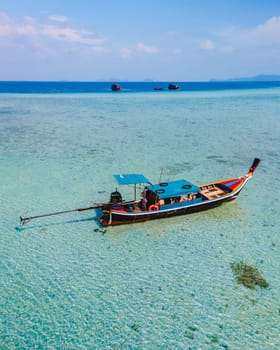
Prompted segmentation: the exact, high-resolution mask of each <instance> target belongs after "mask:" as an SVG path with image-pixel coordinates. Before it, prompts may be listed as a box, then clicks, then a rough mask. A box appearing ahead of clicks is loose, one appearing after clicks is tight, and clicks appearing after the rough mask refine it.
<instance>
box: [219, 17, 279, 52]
mask: <svg viewBox="0 0 280 350" xmlns="http://www.w3.org/2000/svg"><path fill="white" fill-rule="evenodd" d="M220 38H221V39H223V40H224V41H225V43H226V44H225V45H226V46H229V47H235V48H238V47H244V48H247V49H250V48H252V47H260V48H261V47H267V46H275V45H280V17H271V18H269V19H268V20H267V21H265V22H264V23H261V24H259V25H257V26H255V27H253V28H247V29H238V28H230V29H229V30H226V31H224V32H223V33H220Z"/></svg>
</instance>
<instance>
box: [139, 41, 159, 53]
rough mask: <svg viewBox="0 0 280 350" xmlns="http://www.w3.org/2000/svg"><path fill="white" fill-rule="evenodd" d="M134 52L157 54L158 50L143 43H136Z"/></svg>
mask: <svg viewBox="0 0 280 350" xmlns="http://www.w3.org/2000/svg"><path fill="white" fill-rule="evenodd" d="M136 50H137V51H139V52H144V53H157V52H158V49H157V48H156V47H152V46H147V45H145V44H143V43H138V44H137V45H136Z"/></svg>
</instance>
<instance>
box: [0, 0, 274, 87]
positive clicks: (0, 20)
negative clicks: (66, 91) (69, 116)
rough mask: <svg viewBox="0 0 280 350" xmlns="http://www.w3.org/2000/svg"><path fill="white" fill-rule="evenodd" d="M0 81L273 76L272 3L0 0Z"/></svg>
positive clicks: (230, 0)
mask: <svg viewBox="0 0 280 350" xmlns="http://www.w3.org/2000/svg"><path fill="white" fill-rule="evenodd" d="M0 67H1V69H0V80H79V81H94V80H108V81H110V80H115V79H120V80H129V81H141V80H144V79H153V80H158V81H178V82H179V81H203V80H209V79H211V78H216V79H227V78H232V77H244V76H253V75H257V74H280V0H139V1H138V0H98V1H96V0H44V1H43V0H1V2H0Z"/></svg>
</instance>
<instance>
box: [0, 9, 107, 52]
mask: <svg viewBox="0 0 280 350" xmlns="http://www.w3.org/2000/svg"><path fill="white" fill-rule="evenodd" d="M50 19H51V20H52V21H56V22H57V23H55V24H54V23H51V24H50V23H49V22H48V21H46V22H45V23H42V22H38V21H37V20H36V19H34V18H32V17H23V18H21V19H15V18H12V17H9V16H8V15H6V14H5V13H0V37H3V38H4V39H5V42H6V43H7V42H8V40H9V46H13V45H12V44H13V41H16V40H17V39H20V38H22V37H24V38H25V39H26V40H29V41H30V42H31V43H33V46H34V48H37V50H38V48H39V47H40V48H43V46H44V44H45V45H46V46H48V50H45V51H49V49H50V47H51V45H52V43H51V42H49V41H48V42H46V41H45V39H46V38H49V39H51V40H53V44H55V42H56V41H60V42H61V41H63V42H64V43H65V45H67V44H68V45H69V44H71V45H73V44H76V45H79V46H80V47H81V46H84V47H90V48H92V52H101V51H102V49H103V48H102V44H103V43H104V41H105V38H104V37H101V36H97V35H96V34H95V33H94V32H91V31H88V30H85V29H80V28H74V27H72V26H70V25H67V26H65V23H64V22H66V21H68V19H67V17H65V16H50V17H49V20H50ZM39 42H40V44H39ZM0 44H1V43H0ZM22 45H24V43H22Z"/></svg>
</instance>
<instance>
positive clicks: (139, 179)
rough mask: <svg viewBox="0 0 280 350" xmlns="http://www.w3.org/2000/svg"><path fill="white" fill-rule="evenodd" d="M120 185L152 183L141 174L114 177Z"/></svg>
mask: <svg viewBox="0 0 280 350" xmlns="http://www.w3.org/2000/svg"><path fill="white" fill-rule="evenodd" d="M114 177H115V179H116V180H117V181H118V184H119V185H136V184H143V183H150V181H149V180H148V179H147V178H146V177H145V176H144V175H141V174H120V175H114Z"/></svg>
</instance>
